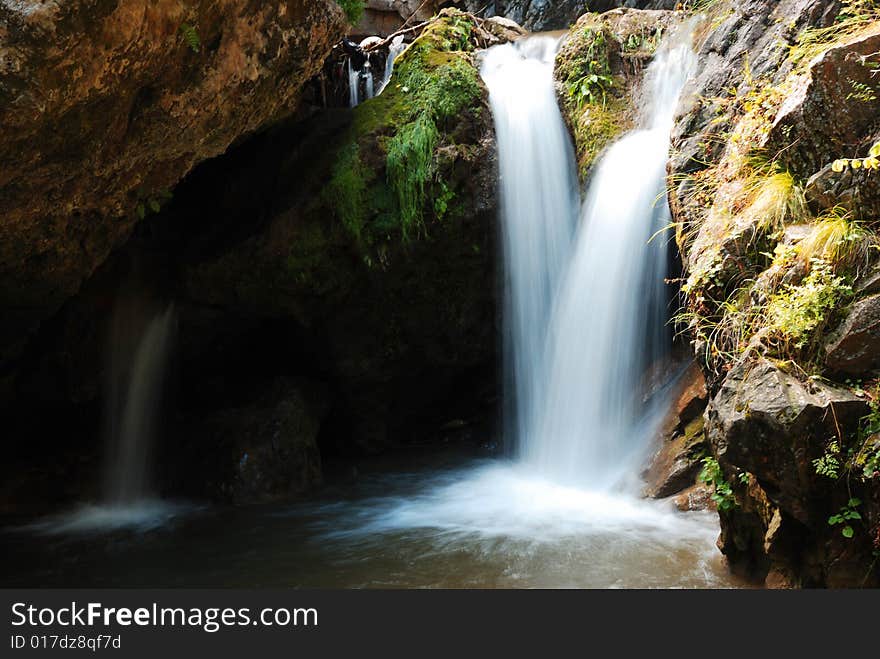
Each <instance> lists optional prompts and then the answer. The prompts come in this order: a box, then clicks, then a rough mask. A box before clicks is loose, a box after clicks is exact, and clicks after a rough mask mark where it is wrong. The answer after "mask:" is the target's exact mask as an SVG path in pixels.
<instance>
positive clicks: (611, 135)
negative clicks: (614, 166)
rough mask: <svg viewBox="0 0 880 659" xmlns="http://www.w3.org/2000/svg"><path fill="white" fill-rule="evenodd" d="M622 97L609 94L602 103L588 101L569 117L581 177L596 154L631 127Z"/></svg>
mask: <svg viewBox="0 0 880 659" xmlns="http://www.w3.org/2000/svg"><path fill="white" fill-rule="evenodd" d="M628 110H629V107H628V103H627V100H626V99H624V98H618V97H616V96H611V97H609V98H608V99H607V100H606V102H605V103H591V104H589V105H588V106H587V107H585V108H583V109H581V110H580V111H579V112H578V113H577V114H576V115H575V117H574V118H573V128H574V141H575V150H576V152H577V154H578V170H579V173H580V176H581V178H585V177H586V175H587V174H588V172H589V170H590V167H592V165H593V163H594V162H595V161H596V159H597V158H598V157H599V154H600V153H602V151H603V150H604V149H605V148H606V147H608V146H609V145H610V144H611V143H612V142H613V141H614V140H616V139H617V138H618V137H619V136H620V135H621V134H622V133H623V132H625V131H626V130H628V129H629V128H631V127H632V123H631V122H630V120H629V118H628V116H629V114H628Z"/></svg>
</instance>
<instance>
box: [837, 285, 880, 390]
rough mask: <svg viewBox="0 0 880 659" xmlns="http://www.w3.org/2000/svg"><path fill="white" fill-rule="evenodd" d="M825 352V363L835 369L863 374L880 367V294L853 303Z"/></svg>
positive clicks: (852, 373) (851, 373) (839, 371)
mask: <svg viewBox="0 0 880 659" xmlns="http://www.w3.org/2000/svg"><path fill="white" fill-rule="evenodd" d="M825 353H826V354H825V365H826V366H827V367H828V369H829V370H831V371H832V372H836V373H846V374H850V375H861V374H865V373H869V372H871V371H874V370H876V369H877V368H880V295H871V296H869V297H866V298H864V299H861V300H859V301H858V302H856V303H855V304H854V305H853V307H852V309H851V310H850V311H849V314H848V315H847V317H846V319H845V320H844V321H843V324H842V325H841V326H840V327H839V328H838V329H837V330H836V331H835V332H834V335H833V336H832V338H831V340H830V341H829V343H828V344H827V345H826V346H825Z"/></svg>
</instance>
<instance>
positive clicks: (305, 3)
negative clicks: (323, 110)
mask: <svg viewBox="0 0 880 659" xmlns="http://www.w3.org/2000/svg"><path fill="white" fill-rule="evenodd" d="M186 26H189V27H186ZM344 30H345V18H344V15H343V13H342V11H341V10H340V9H339V7H338V6H337V4H336V3H335V2H334V1H333V0H271V1H268V2H262V3H254V2H249V1H248V0H199V1H197V2H193V3H188V4H184V3H180V2H177V1H176V0H127V1H126V2H97V3H96V2H86V1H85V0H72V1H70V2H63V3H57V2H36V1H33V0H27V1H25V2H16V3H3V4H2V5H0V61H2V62H3V66H2V69H0V76H2V77H0V127H2V128H0V189H2V194H0V282H2V283H0V306H2V307H3V308H4V322H3V329H2V331H0V362H2V361H4V360H5V359H6V358H8V357H10V356H12V355H13V354H14V353H16V352H17V351H18V350H19V349H20V348H21V343H22V339H23V336H24V334H25V333H27V332H28V331H30V330H32V329H33V328H34V327H35V326H36V325H37V324H38V323H39V322H40V321H41V320H42V319H44V318H45V317H46V316H47V315H49V314H51V313H52V312H53V311H54V310H55V309H57V308H58V306H59V305H60V304H61V303H62V302H63V301H64V300H65V299H66V298H67V297H69V296H70V295H71V294H72V293H74V292H75V291H76V290H77V289H78V287H79V285H80V283H81V282H82V280H83V279H84V278H85V277H87V276H88V275H89V274H91V273H92V272H93V271H94V269H95V268H96V267H97V266H98V265H99V264H100V263H101V262H102V261H104V259H105V258H106V257H107V255H108V254H109V253H110V251H111V250H112V249H114V248H115V247H116V246H118V245H119V244H120V243H121V242H122V241H123V240H124V239H125V237H126V236H127V235H128V234H129V232H130V231H131V229H132V226H133V225H134V224H135V223H136V222H137V221H138V219H139V217H140V216H142V215H144V214H146V213H147V212H149V210H150V207H151V206H153V207H155V206H156V205H157V204H158V203H159V202H160V201H161V196H162V192H163V191H165V190H168V189H170V188H172V187H173V186H174V185H175V184H176V183H177V182H178V181H179V180H180V179H181V178H182V177H183V176H184V175H185V174H186V173H187V172H188V171H189V170H190V169H191V168H192V167H193V165H194V164H196V163H197V162H199V161H201V160H204V159H206V158H211V157H212V156H216V155H218V154H221V153H223V152H224V151H225V150H226V148H227V147H228V146H229V145H230V144H231V143H232V142H233V141H234V140H236V139H237V138H239V137H240V136H242V135H244V134H246V133H249V132H251V131H254V130H256V129H258V128H260V127H261V126H263V125H264V124H266V123H267V122H270V121H272V120H274V119H277V118H279V117H282V116H285V115H289V114H291V113H292V112H293V111H294V109H295V108H296V103H297V98H298V95H299V93H300V89H301V87H302V85H303V83H304V82H305V81H306V80H308V79H309V78H310V77H311V76H312V75H314V74H315V73H316V72H317V71H318V70H319V69H320V67H321V64H322V62H323V60H324V59H325V57H326V55H327V53H328V52H329V50H330V48H331V47H332V45H333V44H334V43H335V42H336V41H337V40H338V39H339V37H340V36H341V35H342V33H343V32H344Z"/></svg>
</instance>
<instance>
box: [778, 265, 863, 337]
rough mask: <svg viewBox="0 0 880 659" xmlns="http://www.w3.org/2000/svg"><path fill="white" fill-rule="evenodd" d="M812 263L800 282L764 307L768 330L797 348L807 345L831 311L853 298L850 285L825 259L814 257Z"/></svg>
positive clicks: (819, 330)
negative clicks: (765, 308)
mask: <svg viewBox="0 0 880 659" xmlns="http://www.w3.org/2000/svg"><path fill="white" fill-rule="evenodd" d="M811 266H812V267H811V270H810V274H809V275H807V277H806V278H805V279H804V281H803V282H802V283H801V284H800V285H798V286H788V287H787V288H786V289H784V290H783V291H781V292H779V293H777V294H775V295H774V296H773V297H772V298H771V300H770V302H769V304H768V306H767V317H768V321H769V327H770V329H771V330H772V331H773V332H775V333H776V334H777V335H778V336H779V337H780V338H781V339H782V340H783V341H784V342H785V343H787V344H789V345H791V346H793V347H795V348H797V349H802V348H805V347H806V346H807V345H808V344H810V343H811V342H812V341H813V339H814V337H815V336H816V335H817V333H819V332H821V330H822V329H824V328H825V327H826V325H827V324H828V321H829V320H830V317H831V314H832V313H833V312H834V311H835V310H836V309H838V308H839V307H840V306H842V304H844V303H845V302H847V301H849V299H850V298H851V297H852V287H851V286H849V284H847V283H846V282H845V280H844V279H843V278H842V277H839V276H837V275H835V274H834V272H833V270H832V268H831V266H830V265H829V264H828V262H826V261H824V260H821V259H813V260H812V263H811Z"/></svg>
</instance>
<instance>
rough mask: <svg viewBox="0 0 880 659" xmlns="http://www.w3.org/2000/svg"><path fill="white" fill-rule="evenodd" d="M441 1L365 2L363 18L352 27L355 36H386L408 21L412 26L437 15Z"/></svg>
mask: <svg viewBox="0 0 880 659" xmlns="http://www.w3.org/2000/svg"><path fill="white" fill-rule="evenodd" d="M442 4H443V2H442V1H441V0H427V2H426V1H425V0H367V1H366V3H365V5H364V16H363V18H362V19H361V20H360V21H359V22H358V24H357V25H355V26H353V27H352V31H353V32H354V33H356V34H359V35H360V34H363V35H378V36H387V35H389V34H391V33H392V32H395V31H397V30H398V29H399V28H400V27H401V26H402V25H403V23H404V21H407V20H409V23H408V25H410V26H412V25H415V24H416V23H418V22H420V21H425V20H427V19H429V18H431V17H432V16H434V15H435V14H436V13H437V10H438V8H439V7H440V6H441V5H442Z"/></svg>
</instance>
